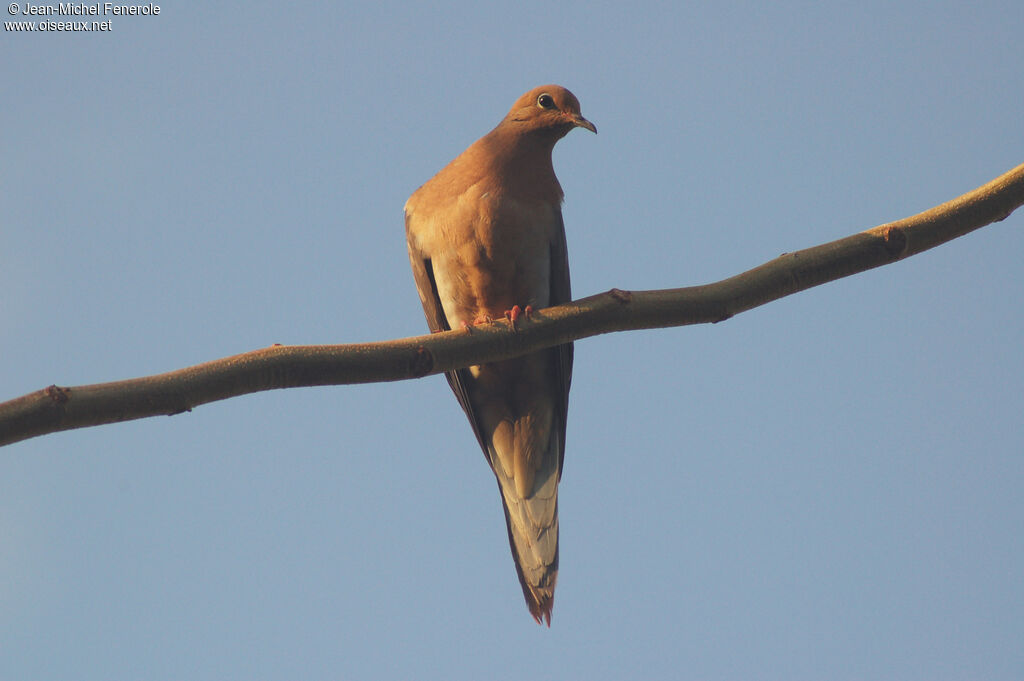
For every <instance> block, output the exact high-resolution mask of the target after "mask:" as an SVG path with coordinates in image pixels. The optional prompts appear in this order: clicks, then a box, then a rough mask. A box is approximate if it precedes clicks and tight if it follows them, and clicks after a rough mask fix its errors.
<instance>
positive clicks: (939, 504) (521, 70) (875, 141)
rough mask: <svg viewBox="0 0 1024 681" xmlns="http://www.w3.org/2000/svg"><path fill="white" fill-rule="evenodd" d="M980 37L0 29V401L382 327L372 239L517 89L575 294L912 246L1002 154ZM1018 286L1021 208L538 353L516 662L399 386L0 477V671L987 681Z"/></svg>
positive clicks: (496, 512) (884, 28)
mask: <svg viewBox="0 0 1024 681" xmlns="http://www.w3.org/2000/svg"><path fill="white" fill-rule="evenodd" d="M10 18H11V17H9V16H5V17H4V19H5V20H6V19H10ZM21 18H22V19H24V18H25V17H21ZM1021 35H1024V8H1022V6H1021V4H1020V3H1019V2H1016V1H1013V2H1011V1H1009V0H1007V1H1006V2H979V3H971V4H969V5H968V4H964V3H945V2H939V3H936V2H929V3H924V2H906V3H876V2H866V3H859V4H857V5H856V6H853V5H851V4H849V3H846V4H844V5H843V6H841V5H840V4H839V3H795V2H794V3H774V4H772V5H771V6H769V5H766V4H764V3H715V4H714V6H713V7H712V6H711V4H710V3H708V6H707V7H704V6H700V5H696V4H683V3H640V4H635V5H634V6H632V7H629V8H627V7H626V6H625V5H614V4H610V3H593V2H591V3H583V2H571V1H570V2H561V3H540V2H530V1H527V2H522V3H519V4H518V5H517V6H516V8H515V9H509V7H508V6H507V5H506V6H499V5H496V4H490V3H480V2H474V3H469V2H466V3H446V2H439V3H430V4H424V5H421V6H419V7H417V8H409V7H408V6H407V5H406V4H401V3H389V2H382V3H377V4H376V5H375V6H374V7H369V6H367V7H358V8H349V7H345V6H344V5H343V4H340V3H323V2H309V3H302V4H300V5H288V6H285V5H281V4H280V3H264V2H247V3H201V4H197V3H191V4H188V5H186V4H184V3H171V4H169V5H161V13H160V14H159V15H158V16H150V17H114V18H113V19H112V24H111V31H109V32H105V33H15V32H13V31H4V35H3V36H2V38H0V60H2V63H3V65H4V68H3V71H4V75H3V82H4V85H5V88H4V89H5V96H4V98H3V99H4V103H3V105H2V106H0V124H2V128H3V130H4V135H3V139H4V142H3V151H4V153H3V160H2V163H0V193H2V197H3V205H4V209H5V210H4V218H3V220H2V221H0V291H3V294H2V295H0V350H2V358H0V387H2V394H0V399H9V398H13V397H16V396H18V395H21V394H24V393H26V392H29V391H32V390H36V389H39V388H41V387H43V386H46V385H49V384H51V383H58V384H62V385H77V384H83V383H94V382H102V381H109V380H116V379H122V378H129V377H134V376H141V375H147V374H152V373H158V372H162V371H167V370H171V369H176V368H180V367H183V366H188V365H191V364H196V363H199V362H202V361H205V360H209V359H214V358H217V357H223V356H226V355H230V354H234V353H238V352H244V351H246V350H251V349H255V348H259V347H263V346H267V345H269V344H271V343H296V344H304V343H345V342H355V341H369V340H384V339H389V338H397V337H404V336H411V335H417V334H420V333H422V332H424V330H425V322H424V320H423V318H422V313H421V310H420V306H419V302H418V300H417V297H416V293H415V288H414V286H413V282H412V277H411V274H410V272H409V266H408V260H407V256H406V251H405V240H404V230H403V224H402V205H403V204H404V202H405V200H406V198H407V197H408V195H409V194H410V193H411V192H412V191H413V190H415V189H416V187H418V186H419V185H420V184H422V183H423V182H425V181H426V180H427V179H428V178H429V177H430V176H431V175H432V174H433V173H434V172H436V171H437V170H439V169H440V168H441V167H442V166H443V165H444V164H445V163H447V162H448V161H449V160H450V159H451V158H453V157H454V156H455V155H457V154H458V153H459V152H461V151H462V150H463V149H464V148H465V147H466V146H467V145H469V144H470V143H471V142H473V141H474V140H475V139H477V138H478V137H479V136H481V135H483V134H484V133H486V132H487V131H488V130H490V129H491V128H492V127H493V126H494V125H495V124H496V123H497V122H498V121H499V120H500V119H501V118H502V116H503V115H504V114H505V112H506V111H507V110H508V108H509V106H511V104H512V102H513V101H514V100H515V99H516V98H517V97H518V96H519V95H520V94H521V93H523V92H525V91H526V90H528V89H530V88H531V87H533V86H535V85H539V84H544V83H551V82H554V83H559V84H562V85H565V86H566V87H568V88H570V89H571V90H572V91H573V92H574V93H575V94H576V95H577V96H578V97H579V99H580V101H581V103H582V109H583V113H584V115H585V116H587V117H588V118H589V119H590V120H592V121H594V122H595V123H596V124H597V126H598V129H599V131H600V134H598V135H597V136H596V137H595V136H592V135H589V134H584V133H580V132H576V133H573V134H571V135H569V136H568V137H567V138H566V139H565V140H563V141H562V142H560V143H559V146H558V147H557V149H556V151H555V166H556V171H557V172H558V175H559V178H560V180H561V183H562V186H563V188H564V190H565V194H566V203H565V206H564V215H565V222H566V227H567V233H568V241H569V253H570V262H571V266H572V274H573V287H574V293H575V294H576V295H577V296H579V297H582V296H585V295H590V294H593V293H597V292H600V291H604V290H607V289H609V288H612V287H619V288H625V289H652V288H663V287H675V286H685V285H691V284H700V283H706V282H709V281H714V280H718V279H721V278H724V277H727V276H730V275H732V274H735V273H737V272H740V271H742V270H745V269H748V268H750V267H753V266H756V265H758V264H760V263H762V262H764V261H766V260H769V259H771V258H773V257H775V256H776V255H778V254H780V253H782V252H784V251H792V250H795V249H798V248H803V247H807V246H812V245H816V244H819V243H822V242H825V241H829V240H832V239H836V238H839V237H842V236H846V235H847V234H850V233H852V232H855V231H858V230H861V229H865V228H868V227H871V226H874V225H876V224H879V223H882V222H886V221H889V220H892V219H897V218H901V217H905V216H907V215H911V214H913V213H916V212H919V211H921V210H924V209H927V208H929V207H931V206H933V205H936V204H938V203H941V202H943V201H945V200H948V199H950V198H953V197H955V196H958V195H959V194H961V193H963V192H965V191H968V190H970V189H973V188H974V187H976V186H978V185H979V184H982V183H983V182H986V181H988V180H989V179H991V178H993V177H995V176H996V175H998V174H1000V173H1002V172H1004V171H1006V170H1008V169H1010V168H1012V167H1014V166H1016V165H1018V164H1020V163H1021V162H1024V126H1022V125H1021V121H1022V106H1021V95H1020V93H1021V92H1024V69H1022V68H1021V63H1022V59H1021V57H1022V47H1021ZM1022 253H1024V216H1022V215H1021V214H1019V213H1018V214H1015V215H1013V216H1011V217H1010V218H1009V219H1007V220H1005V221H1004V222H1002V223H998V224H996V225H993V226H990V227H987V228H985V229H983V230H981V231H979V232H976V233H974V234H971V235H968V236H967V237H965V238H962V239H959V240H956V241H954V242H952V243H950V244H947V245H945V246H942V247H940V248H938V249H936V250H933V251H929V252H927V253H925V254H922V255H919V256H916V257H914V258H911V259H910V260H908V261H905V262H903V263H899V264H896V265H893V266H889V267H885V268H881V269H878V270H874V271H871V272H868V273H865V274H861V275H858V276H856V277H853V278H848V279H844V280H841V281H839V282H834V283H831V284H828V285H825V286H822V287H819V288H816V289H813V290H811V291H808V292H804V293H801V294H798V295H796V296H792V297H790V298H786V299H784V300H781V301H778V302H775V303H772V304H770V305H768V306H765V307H763V308H759V309H757V310H753V311H751V312H748V313H745V314H743V315H740V316H738V317H736V318H734V319H732V320H730V321H728V322H726V323H723V324H718V325H714V326H703V327H690V328H682V329H667V330H654V331H644V332H632V333H623V334H616V335H611V336H604V337H599V338H594V339H589V340H586V341H582V342H580V343H578V344H577V347H576V365H575V366H576V368H575V373H574V377H573V391H572V396H571V401H570V414H569V421H570V422H569V427H568V445H567V454H566V463H565V472H564V477H563V480H562V486H561V504H560V507H561V530H562V550H561V570H560V575H559V587H558V591H557V595H556V599H555V610H554V618H553V623H552V627H551V629H550V630H548V629H546V628H543V629H542V628H539V627H537V626H536V625H535V624H534V623H533V621H532V620H531V618H530V617H529V615H528V613H527V611H526V608H525V605H524V603H523V602H522V595H521V592H520V589H519V586H518V584H517V582H516V578H515V571H514V569H513V566H512V561H511V557H510V555H509V551H508V545H507V539H506V535H505V530H504V527H503V518H502V513H501V506H500V501H499V498H498V493H497V489H496V487H495V484H494V481H493V477H492V475H491V473H490V471H489V470H488V469H487V467H486V465H485V463H484V460H483V457H482V456H481V454H480V452H479V450H478V449H477V446H476V443H475V440H474V438H473V435H472V431H471V430H470V428H469V425H468V423H467V422H466V421H465V417H464V416H463V414H462V413H461V411H460V410H459V408H458V405H457V404H456V402H455V399H454V398H453V397H452V395H451V394H450V392H449V390H448V387H447V385H446V384H445V382H444V380H443V379H442V378H440V377H431V378H428V379H424V380H419V381H411V382H402V383H393V384H386V385H384V384H382V385H367V386H355V387H337V388H321V389H303V390H291V391H283V392H282V391H278V392H272V393H263V394H259V395H252V396H247V397H243V398H238V399H233V400H229V401H225V402H221V403H217V404H213V405H208V406H204V407H201V408H199V409H197V410H195V411H194V412H192V413H189V414H184V415H179V416H175V417H173V418H157V419H149V420H144V421H136V422H132V423H125V424H119V425H113V426H106V427H102V428H93V429H86V430H78V431H71V432H66V433H59V434H55V435H51V436H46V437H42V438H37V439H34V440H29V441H26V442H22V443H18V444H15V445H12V446H9V447H6V448H3V449H0V641H2V642H3V643H2V645H0V678H3V679H29V678H31V679H68V678H75V679H83V680H84V679H179V678H191V679H224V678H247V679H284V678H310V679H339V678H341V679H345V678H424V679H478V678H494V679H519V678H537V679H547V678H581V679H582V678H585V679H619V678H636V677H639V676H641V675H642V676H643V677H644V678H652V679H661V678H672V679H678V678H694V679H739V678H747V679H802V678H829V679H969V678H970V679H974V678H986V679H1015V678H1021V677H1022V676H1024V652H1022V651H1024V646H1022V645H1021V641H1022V640H1024V578H1022V577H1024V496H1022V494H1021V490H1022V488H1024V428H1022V417H1021V415H1022V413H1024V391H1022V390H1021V387H1020V386H1021V385H1022V383H1024V359H1022V355H1021V347H1022V346H1024V315H1022V305H1021V300H1022V297H1024V277H1022V269H1021V260H1022Z"/></svg>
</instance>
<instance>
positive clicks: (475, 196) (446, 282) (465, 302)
mask: <svg viewBox="0 0 1024 681" xmlns="http://www.w3.org/2000/svg"><path fill="white" fill-rule="evenodd" d="M444 213H445V214H446V215H447V219H445V220H444V222H443V224H439V225H437V227H438V229H435V230H426V231H427V232H429V233H432V234H433V235H434V237H435V239H434V243H431V244H429V245H427V248H426V249H425V251H426V252H429V253H430V254H431V259H432V262H433V267H434V276H435V280H436V283H437V287H438V293H439V296H440V298H441V302H442V305H443V307H444V309H445V314H446V316H447V317H448V319H449V323H450V325H451V326H452V328H457V327H458V325H459V324H461V323H462V322H463V321H465V322H466V323H469V324H472V323H473V321H474V320H476V319H479V318H481V317H492V318H497V317H500V316H501V315H502V314H504V312H505V310H508V309H510V308H511V307H512V306H514V305H520V306H525V305H532V306H533V307H535V308H538V309H539V308H542V307H546V306H547V305H548V303H549V298H550V272H551V260H550V258H551V242H552V239H553V237H554V236H555V231H556V230H557V229H561V220H560V215H559V206H557V205H554V206H553V205H551V204H550V203H547V202H527V201H522V200H517V199H514V198H511V197H508V196H503V195H501V194H500V193H497V192H494V191H480V192H477V193H474V192H473V191H472V190H471V191H468V192H465V193H464V194H462V195H461V196H460V197H459V198H458V199H457V201H456V202H455V205H453V206H452V207H451V209H450V210H447V211H444Z"/></svg>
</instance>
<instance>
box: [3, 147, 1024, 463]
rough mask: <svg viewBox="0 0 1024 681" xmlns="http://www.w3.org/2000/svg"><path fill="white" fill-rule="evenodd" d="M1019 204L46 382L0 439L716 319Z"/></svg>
mask: <svg viewBox="0 0 1024 681" xmlns="http://www.w3.org/2000/svg"><path fill="white" fill-rule="evenodd" d="M1022 204H1024V165H1020V166H1017V167H1016V168H1014V169H1013V170H1011V171H1009V172H1007V173H1005V174H1003V175H1001V176H999V177H997V178H996V179H994V180H992V181H991V182H988V183H987V184H984V185H982V186H981V187H979V188H977V189H975V190H974V191H971V192H968V193H967V194H964V195H963V196H960V197H959V198H956V199H953V200H952V201H948V202H946V203H944V204H942V205H940V206H936V207H935V208H932V209H930V210H927V211H925V212H923V213H919V214H917V215H914V216H912V217H909V218H905V219H903V220H898V221H896V222H890V223H887V224H884V225H879V226H878V227H874V228H872V229H868V230H866V231H863V232H859V233H857V234H854V235H852V236H848V237H846V238H844V239H839V240H837V241H831V242H829V243H826V244H822V245H820V246H814V247H812V248H807V249H805V250H802V251H796V252H795V253H786V254H783V255H781V256H779V257H778V258H775V259H774V260H771V261H769V262H767V263H765V264H763V265H761V266H759V267H755V268H754V269H752V270H748V271H746V272H743V273H742V274H738V275H736V276H734V277H730V278H728V279H723V280H722V281H719V282H715V283H713V284H706V285H703V286H690V287H686V288H677V289H665V290H660V291H621V290H619V289H612V290H611V291H609V292H607V293H602V294H599V295H595V296H590V297H589V298H583V299H580V300H577V301H574V302H572V303H567V304H565V305H559V306H558V307H552V308H548V309H546V310H540V311H538V312H535V313H534V315H533V316H532V317H531V319H530V321H527V322H525V323H523V322H520V324H519V328H518V329H517V330H516V331H515V332H514V333H512V332H510V331H511V330H510V329H509V326H508V323H507V322H496V323H494V324H490V325H484V326H480V327H476V328H474V330H473V331H472V333H467V332H466V331H462V330H459V331H449V332H446V333H440V334H432V335H426V336H416V337H413V338H405V339H400V340H393V341H383V342H379V343H363V344H351V345H306V346H279V345H278V346H272V347H269V348H264V349H262V350H254V351H252V352H246V353H244V354H241V355H234V356H232V357H225V358H223V359H218V360H214V361H212V362H206V363H203V364H198V365H195V366H192V367H187V368H185V369H179V370H177V371H171V372H168V373H164V374H157V375H154V376H146V377H143V378H135V379H130V380H125V381H115V382H113V383H98V384H94V385H83V386H76V387H60V386H56V385H51V386H49V387H48V388H44V389H43V390H38V391H36V392H33V393H29V394H28V395H24V396H22V397H18V398H16V399H13V400H10V401H8V402H4V403H2V404H0V445H5V444H10V443H12V442H18V441H20V440H25V439H28V438H31V437H36V436H38V435H44V434H46V433H53V432H57V431H61V430H70V429H72V428H84V427H86V426H97V425H101V424H105V423H115V422H118V421H128V420H132V419H139V418H145V417H148V416H159V415H173V414H180V413H181V412H185V411H191V409H192V408H193V407H197V406H199V405H201V404H206V403H207V402H214V401H217V400H223V399H227V398H229V397H235V396H238V395H245V394H248V393H253V392H258V391H261V390H273V389H278V388H296V387H307V386H318V385H343V384H349V383H373V382H382V381H398V380H403V379H409V378H419V377H422V376H427V375H430V374H437V373H441V372H444V371H449V370H452V369H458V368H461V367H466V366H470V365H473V364H481V363H485V362H493V361H496V360H501V359H507V358H510V357H515V356H517V355H521V354H525V353H528V352H533V351H535V350H540V349H542V348H546V347H551V346H553V345H558V344H560V343H565V342H568V341H573V340H580V339H582V338H588V337H590V336H596V335H599V334H602V333H611V332H613V331H627V330H633V329H649V328H663V327H670V326H683V325H687V324H703V323H707V322H712V323H714V322H720V321H723V320H726V319H729V318H730V317H732V316H733V315H736V314H739V313H740V312H744V311H746V310H749V309H751V308H754V307H758V306H760V305H764V304H765V303H768V302H771V301H773V300H777V299H779V298H782V297H784V296H788V295H790V294H793V293H796V292H798V291H803V290H805V289H808V288H811V287H814V286H818V285H820V284H824V283H826V282H829V281H833V280H835V279H840V278H842V277H847V276H850V275H852V274H856V273H858V272H863V271H865V270H869V269H872V268H874V267H879V266H881V265H887V264H889V263H892V262H895V261H897V260H901V259H903V258H907V257H910V256H912V255H915V254H917V253H920V252H921V251H925V250H927V249H929V248H933V247H935V246H937V245H939V244H941V243H945V242H946V241H950V240H951V239H955V238H957V237H959V236H963V235H964V234H967V233H968V232H972V231H974V230H976V229H978V228H980V227H984V226H985V225H988V224H991V223H992V222H997V221H1000V220H1003V219H1004V218H1006V217H1007V216H1008V215H1010V213H1012V212H1013V211H1014V210H1016V209H1017V208H1018V207H1020V206H1021V205H1022Z"/></svg>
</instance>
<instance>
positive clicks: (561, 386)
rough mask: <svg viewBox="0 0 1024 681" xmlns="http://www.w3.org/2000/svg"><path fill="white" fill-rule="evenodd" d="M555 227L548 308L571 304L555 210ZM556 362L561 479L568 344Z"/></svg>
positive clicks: (568, 380)
mask: <svg viewBox="0 0 1024 681" xmlns="http://www.w3.org/2000/svg"><path fill="white" fill-rule="evenodd" d="M556 215H557V220H558V224H557V225H556V229H555V231H554V235H553V237H552V239H551V298H550V301H549V304H550V305H561V304H562V303H568V302H570V301H572V287H571V285H570V283H569V253H568V249H567V248H566V245H565V224H564V223H563V222H562V211H560V210H559V211H556ZM557 350H558V362H557V374H558V376H557V382H556V385H557V386H558V395H557V397H556V401H555V407H556V409H557V410H558V428H559V432H558V442H559V447H558V477H559V478H561V477H562V461H563V460H564V458H565V424H566V423H567V421H566V419H567V417H568V412H569V386H570V384H571V383H572V343H565V344H564V345H559V346H558V348H557Z"/></svg>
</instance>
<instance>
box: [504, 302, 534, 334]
mask: <svg viewBox="0 0 1024 681" xmlns="http://www.w3.org/2000/svg"><path fill="white" fill-rule="evenodd" d="M532 314H533V305H527V306H526V307H525V308H521V307H519V306H518V305H513V306H512V309H511V310H505V319H507V320H508V321H509V323H510V324H511V325H512V330H513V331H515V330H516V321H517V320H518V319H519V318H520V317H526V318H527V319H529V318H530V315H532Z"/></svg>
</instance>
